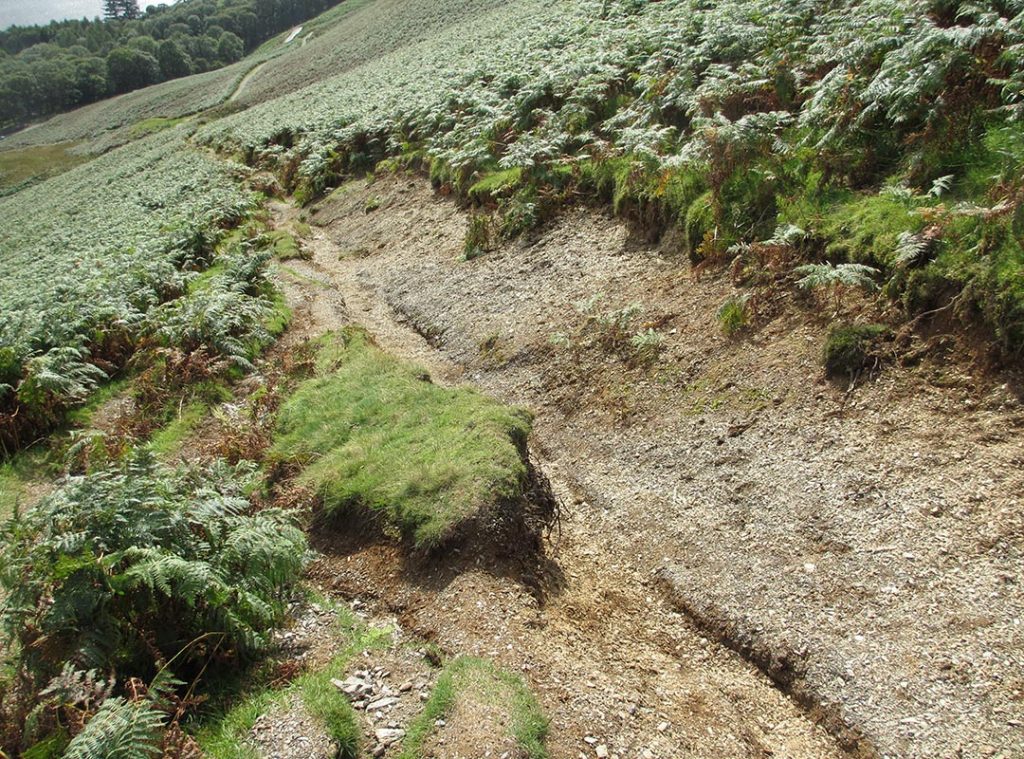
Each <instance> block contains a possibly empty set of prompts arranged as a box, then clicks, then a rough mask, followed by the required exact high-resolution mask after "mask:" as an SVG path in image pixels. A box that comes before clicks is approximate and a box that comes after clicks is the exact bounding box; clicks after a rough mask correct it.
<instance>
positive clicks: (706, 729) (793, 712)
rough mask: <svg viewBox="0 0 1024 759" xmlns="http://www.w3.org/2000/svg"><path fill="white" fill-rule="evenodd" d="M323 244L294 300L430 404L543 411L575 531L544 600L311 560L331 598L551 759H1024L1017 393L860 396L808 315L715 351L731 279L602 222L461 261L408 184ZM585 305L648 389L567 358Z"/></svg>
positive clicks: (883, 383) (477, 568) (325, 221)
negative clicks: (537, 714)
mask: <svg viewBox="0 0 1024 759" xmlns="http://www.w3.org/2000/svg"><path fill="white" fill-rule="evenodd" d="M371 198H373V199H374V200H375V201H378V200H379V205H380V207H379V210H376V211H374V212H373V213H366V212H365V210H366V208H367V207H368V205H367V201H368V200H369V199H371ZM373 205H376V202H375V203H374V204H373ZM279 211H280V209H279ZM312 221H313V222H315V223H316V224H317V225H318V226H317V228H316V229H315V230H314V233H313V235H312V239H311V240H309V241H308V243H307V244H308V245H309V246H310V247H311V249H312V251H313V259H312V260H311V261H310V262H308V263H294V265H293V264H289V267H290V268H291V270H292V274H290V275H289V274H287V273H285V275H283V278H284V279H285V281H287V282H289V284H288V287H289V291H290V298H291V299H292V300H293V302H295V303H299V304H301V303H306V304H307V307H308V308H307V312H308V313H307V315H306V316H304V317H302V318H304V319H307V324H306V327H307V328H309V329H311V330H314V331H315V330H317V329H322V328H326V327H329V326H331V325H330V324H329V323H328V321H329V319H328V320H327V321H323V322H322V323H319V322H318V321H317V317H314V316H309V315H308V314H313V313H316V312H318V311H319V312H320V314H321V317H325V316H327V317H329V316H330V314H326V315H325V314H324V313H323V312H324V308H325V307H324V305H323V304H324V303H329V302H330V299H332V298H333V299H335V301H339V300H340V301H341V302H342V303H343V304H344V308H343V309H342V310H343V311H344V314H342V315H340V316H338V314H339V313H340V311H339V310H338V309H334V310H333V311H332V313H334V314H335V315H336V318H337V319H339V320H341V321H344V320H346V319H352V320H354V321H356V322H359V323H362V324H364V325H365V326H366V327H367V328H369V329H370V331H371V332H373V333H374V334H375V335H376V337H377V339H378V340H379V342H380V343H381V345H382V346H383V347H384V348H385V349H388V350H391V351H393V352H395V353H396V354H399V355H402V356H404V357H407V358H411V359H413V360H416V361H419V362H420V363H422V364H425V365H426V366H427V367H428V368H429V369H430V370H431V372H432V374H433V375H434V377H435V379H437V380H439V381H444V382H471V383H473V384H476V385H478V386H480V387H481V388H483V389H484V390H486V391H487V392H489V393H491V394H493V395H495V396H496V397H499V398H501V399H503V400H506V401H509V402H513V403H517V404H520V405H524V406H527V407H528V408H531V409H532V410H534V411H535V412H536V414H537V420H536V425H535V429H536V444H537V446H538V447H539V449H540V450H541V451H542V453H543V456H544V466H545V469H546V471H547V472H548V473H549V475H550V476H551V478H552V481H553V483H554V484H555V487H556V490H557V491H558V494H559V495H560V496H561V498H562V500H563V503H564V514H563V524H562V530H561V535H560V537H559V539H558V540H557V542H556V543H555V545H554V546H553V547H552V550H551V551H550V555H549V556H548V563H547V564H546V565H545V566H544V567H543V568H542V569H543V573H546V574H544V576H545V577H547V578H548V580H549V581H548V582H547V587H545V588H544V590H545V592H543V593H536V592H534V593H531V592H528V588H527V587H525V586H524V585H523V584H522V583H520V582H518V581H517V579H516V578H515V577H509V576H508V573H504V574H503V573H502V571H501V570H500V568H498V567H494V566H488V565H487V562H486V561H483V562H482V563H477V560H475V559H474V560H473V562H471V563H470V564H469V566H466V567H462V568H461V569H462V570H464V571H459V572H456V571H454V570H453V569H452V568H448V569H445V570H440V569H438V570H437V572H438V574H437V576H425V575H423V574H422V573H416V572H410V571H409V570H408V568H407V567H404V566H403V564H402V563H401V562H399V561H397V559H396V557H395V555H394V554H393V552H392V551H391V549H389V548H388V547H387V546H383V545H351V544H347V543H344V542H342V543H339V544H338V545H334V546H332V545H330V544H329V541H328V544H325V546H323V547H324V548H327V549H328V558H327V559H325V565H324V567H323V577H324V579H325V580H326V579H330V582H332V583H334V584H335V586H336V589H337V590H338V591H339V592H342V593H345V594H353V595H360V596H366V597H371V596H376V597H377V598H379V599H380V603H381V604H384V605H386V606H389V607H391V608H392V609H393V610H395V611H398V612H399V613H401V614H402V615H403V616H404V619H405V621H406V622H407V623H408V624H410V625H411V626H413V627H414V628H415V629H416V630H417V631H418V632H420V633H421V634H426V635H432V636H433V637H435V638H436V639H437V640H438V642H439V643H441V644H442V645H444V646H446V647H451V648H453V649H455V650H458V651H462V652H471V653H480V654H483V655H488V656H496V657H497V658H498V659H499V660H500V661H502V663H504V664H505V665H506V666H509V665H512V666H516V667H519V668H520V669H522V670H523V671H524V672H525V673H526V674H527V675H528V677H529V679H530V681H531V683H532V684H533V686H534V687H535V688H536V689H537V690H538V692H539V693H540V694H541V697H542V700H543V701H544V704H545V706H546V707H547V709H548V711H549V713H550V714H551V715H552V717H553V725H552V737H551V741H550V745H551V748H552V754H553V755H554V756H556V757H576V756H579V754H580V753H581V752H582V753H583V755H584V756H591V755H593V751H594V748H593V747H594V745H605V744H606V745H607V746H608V747H609V748H610V749H611V752H612V753H613V754H618V755H619V756H622V757H626V756H658V757H676V756H730V757H733V756H737V757H739V756H766V755H774V756H834V755H837V754H840V753H842V752H843V751H852V752H856V753H868V754H870V753H871V752H873V751H877V752H878V753H880V754H883V755H891V756H921V757H924V756H958V755H959V756H994V755H999V754H1000V753H1002V754H1003V755H1005V756H1014V755H1018V754H1021V753H1022V752H1024V733H1022V728H1024V725H1022V723H1021V721H1020V717H1019V714H1020V713H1021V711H1022V710H1021V701H1022V699H1024V680H1022V678H1021V675H1020V672H1021V671H1024V669H1022V664H1024V654H1022V651H1024V633H1022V632H1021V626H1020V619H1021V618H1022V616H1024V614H1022V612H1024V600H1022V596H1021V594H1020V591H1019V586H1018V582H1019V577H1020V568H1021V563H1022V558H1021V554H1022V551H1021V549H1022V548H1024V515H1022V509H1021V502H1020V493H1021V492H1024V488H1022V485H1024V476H1022V474H1021V472H1022V469H1021V464H1022V463H1024V450H1022V447H1021V445H1020V442H1019V439H1020V438H1019V435H1020V430H1021V427H1022V426H1024V413H1022V411H1021V407H1020V404H1019V401H1018V399H1017V396H1015V395H1014V393H1013V392H1011V388H1010V387H1008V386H1005V385H1002V384H999V383H992V382H986V381H983V380H979V379H977V378H975V377H972V376H971V375H970V374H968V373H966V372H964V371H962V370H960V369H958V368H957V365H956V364H955V363H951V362H940V361H932V362H927V361H926V362H925V363H924V364H923V365H921V366H918V367H916V368H913V369H902V368H895V367H893V368H889V369H887V370H886V371H885V372H884V373H883V374H882V375H881V376H880V377H879V378H878V379H877V380H876V381H873V382H869V383H866V384H863V385H861V386H860V387H858V388H857V389H856V390H855V391H854V392H852V393H846V392H845V390H846V388H845V387H837V386H834V385H832V384H830V383H826V382H825V381H824V380H823V379H822V377H821V371H820V368H819V361H818V357H819V354H820V349H821V342H822V339H823V334H824V330H823V328H822V325H821V324H816V323H815V321H814V317H813V315H811V314H810V313H808V312H807V311H806V310H803V309H801V308H800V307H799V306H798V305H797V304H793V303H789V302H786V303H784V304H783V306H782V308H781V311H780V315H778V316H777V317H776V318H774V319H773V320H772V321H771V322H769V323H768V324H767V325H766V326H764V327H762V328H760V329H758V330H757V331H755V332H753V333H752V334H750V335H748V336H747V337H745V338H742V339H740V340H728V339H726V338H724V337H722V336H721V333H720V330H719V329H718V326H717V324H716V322H715V318H714V314H715V311H716V310H717V308H718V306H719V305H720V303H721V302H722V300H723V299H724V298H725V297H726V296H727V295H728V293H729V292H730V285H729V283H728V280H727V278H725V277H724V276H718V275H714V274H707V275H705V276H704V277H703V278H701V279H699V280H696V279H694V278H693V277H692V276H691V275H690V273H689V271H688V269H687V267H686V266H685V265H684V264H683V262H681V261H679V260H677V259H673V258H666V257H664V256H662V255H661V254H660V252H659V251H658V250H656V249H653V248H651V247H649V246H646V245H644V244H641V243H638V242H637V241H635V240H634V239H632V238H631V236H630V234H629V232H628V230H627V229H626V228H625V227H623V226H622V225H621V224H620V223H618V222H617V221H614V220H610V219H607V218H604V217H602V216H600V215H597V214H594V213H591V212H586V211H582V210H581V211H573V212H570V213H568V214H567V215H566V216H565V217H563V218H562V219H561V220H559V221H557V222H556V223H554V224H553V225H551V226H550V227H549V228H547V229H546V230H544V231H543V232H542V233H540V234H539V235H537V236H535V237H532V238H529V239H527V240H523V241H516V242H513V243H510V244H507V245H505V246H503V247H501V248H500V249H499V250H496V251H492V252H490V253H488V254H487V255H485V256H484V257H482V258H479V259H476V260H473V261H469V262H466V261H462V260H461V249H462V240H463V232H464V229H465V223H466V222H465V216H464V214H463V212H461V211H459V210H458V209H457V208H456V207H455V206H454V205H453V204H452V203H451V202H450V201H448V200H445V199H442V198H438V197H435V196H434V195H433V194H432V192H431V190H430V188H429V186H427V185H426V184H425V183H424V182H421V181H419V180H411V179H408V178H401V177H399V178H390V179H386V180H380V181H378V182H376V183H375V184H374V185H373V186H371V187H357V188H354V189H352V190H350V191H349V192H346V193H341V194H339V195H338V196H337V197H336V198H335V199H334V200H330V201H327V202H326V203H324V204H323V207H322V208H321V210H320V211H319V212H317V213H316V214H314V215H313V216H312ZM599 293H604V294H605V297H604V301H603V302H604V303H606V304H607V306H606V307H607V308H608V309H620V308H623V307H625V306H628V305H629V304H632V303H634V302H635V303H639V304H640V305H641V306H642V308H643V316H642V317H640V318H641V320H642V322H643V325H642V326H644V327H645V328H647V327H650V328H653V329H655V330H656V331H657V332H659V333H660V334H661V335H662V336H663V340H664V342H663V349H662V351H661V354H660V356H659V357H658V359H657V360H656V361H655V362H653V363H652V364H651V365H649V366H633V365H631V363H630V362H627V361H624V360H623V359H622V357H621V356H619V355H615V354H614V353H613V352H608V351H602V350H599V349H596V348H594V347H593V346H584V347H581V344H582V342H584V341H582V340H581V339H580V335H581V334H582V333H581V331H580V330H581V321H583V320H584V316H583V315H582V314H581V313H580V309H579V308H578V307H577V306H576V305H575V304H577V303H578V302H581V301H588V300H591V301H592V300H593V298H594V296H595V295H597V294H599ZM604 307H605V306H601V308H604ZM553 336H554V337H555V339H554V340H552V337H553ZM723 644H724V645H723ZM730 649H733V650H730ZM734 651H738V652H739V653H740V654H742V657H746V658H742V657H741V656H740V655H738V654H737V653H734ZM751 662H753V664H756V665H757V667H759V668H760V669H757V668H755V666H754V665H753V664H752V663H751ZM765 673H767V675H766V674H765ZM769 676H770V677H771V678H772V679H771V680H770V679H769ZM823 726H825V727H827V728H828V729H829V730H830V731H831V733H830V734H826V732H825V729H824V728H823ZM595 741H599V742H600V743H599V744H595ZM644 752H647V753H646V754H645V753H644Z"/></svg>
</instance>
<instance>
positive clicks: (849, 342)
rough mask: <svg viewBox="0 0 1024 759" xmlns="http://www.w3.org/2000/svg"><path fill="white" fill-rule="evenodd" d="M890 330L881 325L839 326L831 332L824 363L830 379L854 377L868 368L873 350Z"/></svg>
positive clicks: (826, 344) (826, 342)
mask: <svg viewBox="0 0 1024 759" xmlns="http://www.w3.org/2000/svg"><path fill="white" fill-rule="evenodd" d="M887 331H888V328H887V327H885V326H884V325H881V324H861V325H855V324H839V325H836V326H834V327H832V329H830V330H829V333H828V338H827V339H826V341H825V350H824V354H823V361H824V364H825V373H826V374H827V375H828V376H830V377H843V376H846V377H852V376H853V375H854V374H856V373H857V372H859V371H860V370H861V369H864V368H865V367H867V365H868V364H869V363H870V361H871V358H872V348H873V346H874V344H875V343H876V342H877V340H878V339H879V338H880V337H882V335H884V334H885V333H886V332H887Z"/></svg>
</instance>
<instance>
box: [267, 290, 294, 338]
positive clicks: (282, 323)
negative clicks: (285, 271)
mask: <svg viewBox="0 0 1024 759" xmlns="http://www.w3.org/2000/svg"><path fill="white" fill-rule="evenodd" d="M270 304H271V310H270V313H269V314H268V315H267V318H266V319H265V320H264V324H263V326H264V327H266V329H267V332H269V333H270V334H271V336H273V337H280V336H281V335H283V334H284V331H285V330H286V329H288V325H289V324H290V323H291V320H292V310H291V309H290V308H289V307H288V303H287V301H286V300H285V297H284V293H283V292H281V290H279V289H278V288H276V287H275V288H273V289H272V290H271V292H270Z"/></svg>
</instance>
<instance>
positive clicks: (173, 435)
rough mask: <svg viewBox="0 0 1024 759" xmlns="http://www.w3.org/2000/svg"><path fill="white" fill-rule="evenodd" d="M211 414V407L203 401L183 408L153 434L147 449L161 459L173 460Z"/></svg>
mask: <svg viewBox="0 0 1024 759" xmlns="http://www.w3.org/2000/svg"><path fill="white" fill-rule="evenodd" d="M209 413H210V406H209V404H207V403H205V402H203V401H193V402H191V403H189V404H186V405H185V406H182V408H181V409H180V410H179V411H178V412H177V413H176V414H175V415H174V417H172V419H171V420H170V421H169V422H168V423H167V424H165V425H164V426H163V427H161V428H160V429H159V430H157V431H156V432H155V433H153V435H152V437H150V439H149V443H148V445H147V447H148V448H149V450H150V451H152V452H153V454H154V455H156V457H157V458H159V459H164V460H167V459H170V458H173V457H174V456H175V455H176V454H177V453H179V452H180V451H181V447H182V445H183V444H184V442H185V440H186V439H187V438H188V436H189V435H191V434H192V432H193V431H194V430H195V429H196V427H198V426H199V423H200V422H202V421H203V419H204V418H205V417H206V416H207V414H209Z"/></svg>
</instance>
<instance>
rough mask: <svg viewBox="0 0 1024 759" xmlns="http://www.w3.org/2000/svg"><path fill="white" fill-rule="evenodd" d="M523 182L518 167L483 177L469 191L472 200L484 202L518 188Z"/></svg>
mask: <svg viewBox="0 0 1024 759" xmlns="http://www.w3.org/2000/svg"><path fill="white" fill-rule="evenodd" d="M522 181H523V170H522V168H520V167H518V166H517V167H515V168H512V169H504V170H501V171H492V172H490V173H488V174H484V176H483V177H482V178H481V179H480V181H478V182H477V183H476V184H474V185H472V186H471V187H470V188H469V190H468V193H469V197H470V198H472V199H473V200H477V201H484V200H488V199H493V198H497V197H500V196H502V195H505V194H507V193H509V192H510V191H512V190H514V189H515V188H516V187H518V186H519V185H520V184H521V183H522Z"/></svg>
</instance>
